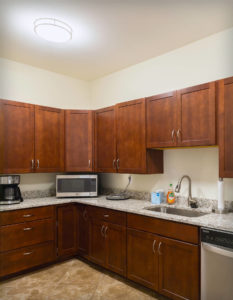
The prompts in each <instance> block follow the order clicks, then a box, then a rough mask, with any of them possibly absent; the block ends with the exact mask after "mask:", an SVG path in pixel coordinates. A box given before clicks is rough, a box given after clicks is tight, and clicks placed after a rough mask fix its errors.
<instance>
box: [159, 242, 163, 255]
mask: <svg viewBox="0 0 233 300" xmlns="http://www.w3.org/2000/svg"><path fill="white" fill-rule="evenodd" d="M161 245H162V242H159V247H158V253H159V255H162V252H161V251H160V248H161Z"/></svg>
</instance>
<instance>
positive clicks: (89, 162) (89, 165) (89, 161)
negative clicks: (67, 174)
mask: <svg viewBox="0 0 233 300" xmlns="http://www.w3.org/2000/svg"><path fill="white" fill-rule="evenodd" d="M90 167H91V160H90V159H89V160H88V168H90Z"/></svg>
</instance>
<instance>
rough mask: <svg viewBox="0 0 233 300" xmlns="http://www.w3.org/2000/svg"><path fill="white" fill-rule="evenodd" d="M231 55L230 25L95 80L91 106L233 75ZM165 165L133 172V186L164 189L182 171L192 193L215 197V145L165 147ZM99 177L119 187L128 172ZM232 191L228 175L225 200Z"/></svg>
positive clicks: (175, 180) (216, 176)
mask: <svg viewBox="0 0 233 300" xmlns="http://www.w3.org/2000/svg"><path fill="white" fill-rule="evenodd" d="M232 53H233V28H231V29H230V30H226V31H223V32H220V33H218V34H215V35H212V36H209V37H208V38H205V39H202V40H200V41H197V42H195V43H192V44H189V45H187V46H185V47H182V48H180V49H177V50H175V51H172V52H170V53H167V54H164V55H162V56H159V57H156V58H153V59H150V60H148V61H145V62H143V63H140V64H137V65H134V66H132V67H129V68H127V69H124V70H122V71H119V72H116V73H113V74H110V75H108V76H106V77H103V78H100V79H98V80H95V81H93V82H92V83H91V105H92V107H93V108H100V107H104V106H109V105H112V104H115V103H117V102H122V101H125V100H130V99H136V98H139V97H145V96H151V95H155V94H159V93H162V92H166V91H171V90H175V89H180V88H184V87H188V86H192V85H196V84H200V83H204V82H209V81H212V80H217V79H221V78H225V77H229V76H233V56H232ZM164 165H165V171H164V174H163V175H133V182H132V185H131V189H132V190H141V191H150V190H151V189H152V188H165V189H167V187H168V184H169V183H170V182H171V183H174V184H175V183H176V182H177V180H178V178H179V177H180V176H181V175H183V174H189V175H191V177H192V180H193V195H194V196H196V197H205V198H209V199H216V193H217V179H218V149H217V148H199V149H177V150H165V151H164ZM102 181H103V184H104V186H105V187H117V188H121V187H123V186H124V185H125V184H126V183H127V175H120V174H106V175H102ZM184 185H185V183H184ZM183 191H184V193H186V191H185V190H183ZM232 195H233V179H227V180H225V199H226V200H233V196H232Z"/></svg>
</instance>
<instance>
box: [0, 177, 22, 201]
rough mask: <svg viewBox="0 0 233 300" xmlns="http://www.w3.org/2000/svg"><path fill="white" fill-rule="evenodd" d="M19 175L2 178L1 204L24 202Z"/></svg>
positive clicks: (0, 185)
mask: <svg viewBox="0 0 233 300" xmlns="http://www.w3.org/2000/svg"><path fill="white" fill-rule="evenodd" d="M19 183H20V176H19V175H3V176H0V204H1V205H2V204H17V203H20V202H22V201H23V198H22V196H21V192H20V189H19V187H18V185H19Z"/></svg>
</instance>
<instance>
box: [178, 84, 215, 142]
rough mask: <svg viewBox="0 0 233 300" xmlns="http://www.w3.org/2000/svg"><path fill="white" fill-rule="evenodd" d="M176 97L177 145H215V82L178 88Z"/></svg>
mask: <svg viewBox="0 0 233 300" xmlns="http://www.w3.org/2000/svg"><path fill="white" fill-rule="evenodd" d="M177 99H178V102H179V110H178V118H177V120H178V127H177V145H178V146H207V145H215V144H216V124H215V119H216V118H215V114H216V108H215V106H216V104H215V82H211V83H206V84H202V85H198V86H194V87H190V88H186V89H182V90H179V91H178V92H177Z"/></svg>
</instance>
